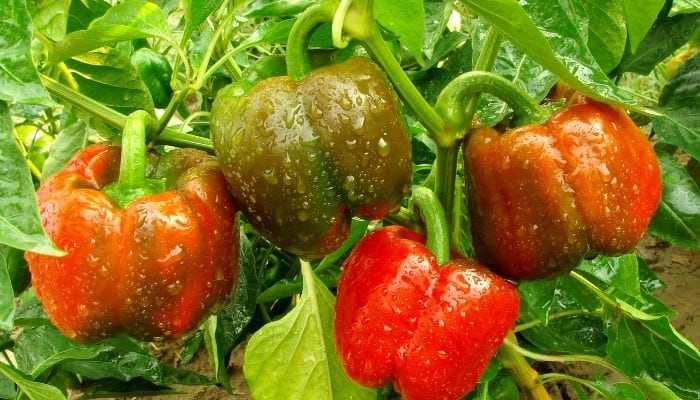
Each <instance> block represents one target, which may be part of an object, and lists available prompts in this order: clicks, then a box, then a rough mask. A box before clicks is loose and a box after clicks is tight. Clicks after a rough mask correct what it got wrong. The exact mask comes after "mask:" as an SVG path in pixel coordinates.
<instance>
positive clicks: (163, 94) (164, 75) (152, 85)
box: [131, 47, 173, 108]
mask: <svg viewBox="0 0 700 400" xmlns="http://www.w3.org/2000/svg"><path fill="white" fill-rule="evenodd" d="M131 63H132V64H133V65H134V67H135V68H136V71H137V72H138V73H139V75H140V76H141V79H143V82H144V83H145V84H146V87H147V88H148V91H149V92H150V93H151V97H152V98H153V105H154V106H155V107H156V108H165V107H167V106H168V103H170V98H171V97H172V96H173V88H172V87H171V86H170V80H171V79H172V76H173V67H171V66H170V63H169V62H168V59H167V58H166V57H165V56H164V55H162V54H160V53H158V52H155V51H153V50H151V49H149V48H147V47H144V48H141V49H138V50H136V51H135V52H134V54H132V55H131Z"/></svg>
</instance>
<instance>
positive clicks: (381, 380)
mask: <svg viewBox="0 0 700 400" xmlns="http://www.w3.org/2000/svg"><path fill="white" fill-rule="evenodd" d="M424 243H425V240H424V239H423V237H422V236H420V235H419V234H417V233H415V232H413V231H411V230H410V229H408V228H404V227H400V226H390V227H385V228H381V229H379V230H376V231H374V232H371V233H369V234H368V235H367V236H365V237H364V238H363V239H362V240H361V241H360V242H359V243H358V244H357V245H356V247H355V248H354V250H353V251H352V253H351V254H350V256H349V257H348V258H347V260H346V261H345V263H344V264H343V270H342V273H341V276H340V280H339V282H338V293H337V298H336V305H335V312H336V317H335V341H336V347H337V350H338V354H339V355H340V359H341V361H342V363H343V365H344V367H345V369H346V371H347V373H348V375H349V376H350V377H351V378H352V379H354V380H355V381H357V382H358V383H360V384H362V385H365V386H369V387H380V386H382V385H385V384H387V383H390V382H392V381H393V383H394V387H395V389H396V390H397V391H398V392H400V393H401V394H402V395H403V396H404V398H405V399H426V400H428V399H430V400H434V399H458V398H461V397H462V396H464V395H465V394H466V393H467V392H469V391H470V390H472V389H473V388H474V387H475V385H476V384H477V382H478V380H479V378H480V377H481V375H482V374H483V373H484V371H485V369H486V367H487V366H488V363H489V361H490V359H491V358H492V357H493V355H494V354H495V353H496V351H497V349H498V347H499V346H500V345H501V343H502V342H503V339H504V338H505V335H506V334H507V333H508V331H510V330H511V329H512V328H513V326H514V324H515V320H516V319H517V316H518V305H519V298H518V292H517V289H516V288H515V287H514V286H513V285H511V284H509V283H508V282H506V281H505V280H503V279H501V278H500V277H498V276H497V275H495V274H493V273H492V272H490V271H488V270H487V269H486V268H484V267H483V266H481V265H479V264H477V263H476V262H474V261H471V260H467V259H453V260H451V261H448V262H447V263H445V264H444V265H442V266H438V263H437V262H436V259H435V256H433V254H432V253H431V252H430V251H429V250H428V248H427V247H426V246H425V244H424Z"/></svg>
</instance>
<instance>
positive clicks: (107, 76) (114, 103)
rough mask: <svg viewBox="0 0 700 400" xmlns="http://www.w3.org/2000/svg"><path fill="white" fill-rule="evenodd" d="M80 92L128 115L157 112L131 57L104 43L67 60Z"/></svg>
mask: <svg viewBox="0 0 700 400" xmlns="http://www.w3.org/2000/svg"><path fill="white" fill-rule="evenodd" d="M65 63H66V65H67V66H68V68H70V71H71V72H72V74H73V78H74V80H75V82H76V83H77V84H78V90H79V91H80V93H82V94H84V95H86V96H88V97H90V98H91V99H93V100H97V101H99V102H100V103H102V104H104V105H106V106H109V107H111V108H113V109H115V110H117V111H119V112H120V113H122V114H124V115H129V114H130V113H131V112H132V111H135V110H139V109H141V110H146V111H148V112H151V113H152V112H153V108H154V106H153V99H152V98H151V94H150V92H149V91H148V88H147V87H146V84H145V83H144V82H143V79H141V77H140V76H139V74H138V73H137V72H136V69H135V68H134V66H133V65H132V64H131V61H130V60H129V58H128V57H126V56H125V55H123V54H122V53H120V52H119V51H117V50H115V49H113V48H110V47H102V48H100V49H97V50H93V51H91V52H89V53H86V54H83V55H79V56H75V57H73V58H71V59H69V60H66V61H65Z"/></svg>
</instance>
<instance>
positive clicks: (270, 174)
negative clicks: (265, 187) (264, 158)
mask: <svg viewBox="0 0 700 400" xmlns="http://www.w3.org/2000/svg"><path fill="white" fill-rule="evenodd" d="M263 178H265V181H266V182H267V183H269V184H270V185H276V184H277V183H279V180H278V179H277V174H276V173H275V170H274V169H272V168H269V169H266V170H265V171H263Z"/></svg>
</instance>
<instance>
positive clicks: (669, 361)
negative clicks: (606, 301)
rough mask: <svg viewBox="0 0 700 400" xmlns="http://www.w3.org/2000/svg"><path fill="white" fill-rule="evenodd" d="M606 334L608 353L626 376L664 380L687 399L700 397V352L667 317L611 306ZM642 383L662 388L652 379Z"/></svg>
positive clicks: (645, 387)
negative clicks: (643, 316)
mask: <svg viewBox="0 0 700 400" xmlns="http://www.w3.org/2000/svg"><path fill="white" fill-rule="evenodd" d="M606 334H607V336H608V339H609V341H608V355H609V357H610V359H611V360H612V361H613V363H614V364H615V365H616V366H617V367H618V368H620V370H621V371H622V372H623V373H624V374H625V375H626V376H628V377H631V378H635V377H636V378H652V379H654V380H656V381H659V382H662V383H663V384H664V385H666V386H667V387H669V388H670V389H671V390H673V392H675V393H676V394H677V395H678V396H680V397H681V398H683V399H698V398H700V380H698V376H700V354H699V353H698V350H697V348H695V347H694V346H693V345H692V344H691V343H690V342H688V341H687V340H685V339H683V338H682V337H681V336H680V334H678V332H676V330H675V329H674V328H673V327H672V326H671V324H670V322H669V320H668V318H667V317H662V318H658V319H655V320H651V321H639V320H635V319H633V318H631V317H629V316H627V315H624V314H623V315H620V314H619V313H617V312H615V311H612V310H611V312H610V313H609V315H608V317H607V321H606ZM642 383H644V384H643V385H637V386H638V387H640V388H643V389H647V390H654V391H658V388H655V385H652V384H651V383H650V382H648V381H647V382H642ZM649 398H655V397H649Z"/></svg>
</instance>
